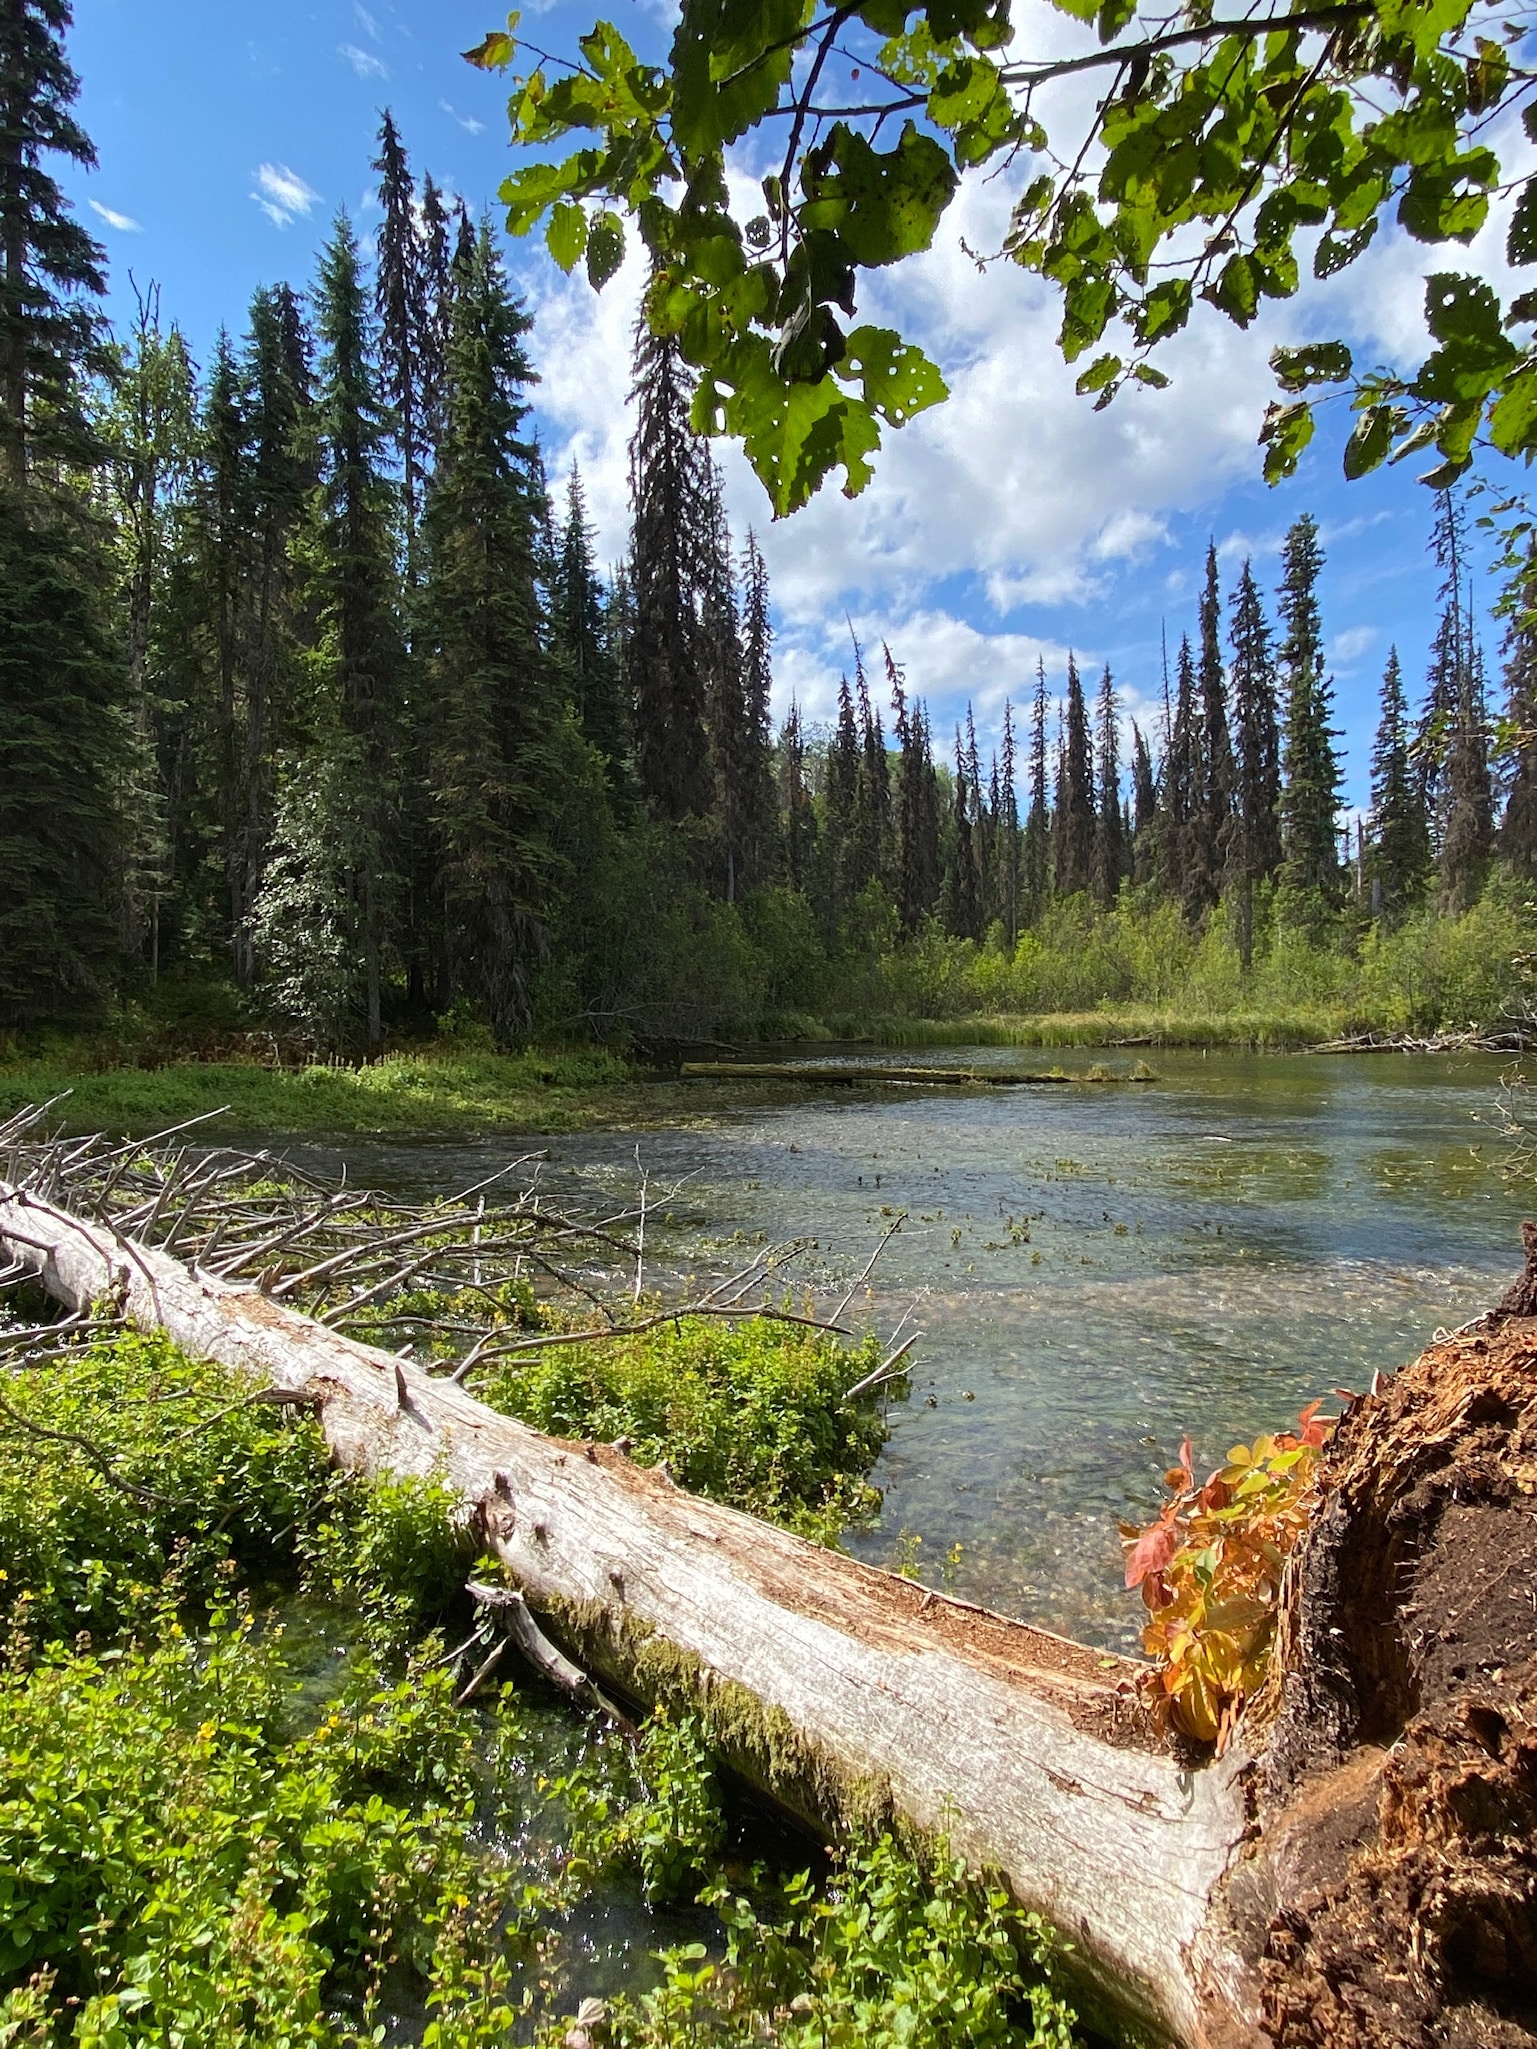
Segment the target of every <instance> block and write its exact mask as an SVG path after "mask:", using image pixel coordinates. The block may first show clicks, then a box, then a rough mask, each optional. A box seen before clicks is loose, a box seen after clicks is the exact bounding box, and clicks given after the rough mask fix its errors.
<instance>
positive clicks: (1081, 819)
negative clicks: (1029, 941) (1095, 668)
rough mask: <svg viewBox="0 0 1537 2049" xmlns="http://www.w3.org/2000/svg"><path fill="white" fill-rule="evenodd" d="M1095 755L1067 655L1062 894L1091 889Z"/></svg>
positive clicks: (1059, 860)
mask: <svg viewBox="0 0 1537 2049" xmlns="http://www.w3.org/2000/svg"><path fill="white" fill-rule="evenodd" d="M1094 811H1095V806H1094V756H1093V747H1092V743H1091V741H1090V738H1089V714H1088V707H1087V705H1086V704H1085V702H1084V696H1083V683H1082V681H1081V680H1080V678H1079V675H1078V664H1077V662H1076V661H1075V660H1074V658H1073V657H1072V655H1069V656H1068V658H1067V708H1066V713H1065V717H1064V724H1063V746H1062V776H1061V787H1060V792H1059V795H1058V799H1057V844H1056V874H1055V878H1054V880H1055V885H1056V891H1057V894H1058V895H1059V896H1073V895H1076V894H1077V893H1078V892H1079V891H1080V890H1086V889H1088V888H1089V887H1090V886H1091V884H1092V881H1093V873H1094Z"/></svg>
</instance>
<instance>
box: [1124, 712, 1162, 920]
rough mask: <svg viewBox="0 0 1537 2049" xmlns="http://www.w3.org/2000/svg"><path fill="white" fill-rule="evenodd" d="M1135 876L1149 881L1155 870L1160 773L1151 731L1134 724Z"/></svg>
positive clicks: (1132, 727)
mask: <svg viewBox="0 0 1537 2049" xmlns="http://www.w3.org/2000/svg"><path fill="white" fill-rule="evenodd" d="M1130 830H1131V879H1132V881H1133V882H1146V881H1148V880H1149V879H1150V877H1151V876H1152V875H1153V873H1154V869H1155V865H1156V856H1157V841H1158V777H1157V774H1156V772H1155V770H1154V768H1153V756H1152V751H1151V749H1150V748H1149V747H1148V744H1147V735H1146V734H1145V733H1144V732H1143V730H1142V728H1141V727H1140V726H1139V725H1138V724H1137V722H1136V720H1135V719H1133V720H1132V724H1131V819H1130Z"/></svg>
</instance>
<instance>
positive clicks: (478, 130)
mask: <svg viewBox="0 0 1537 2049" xmlns="http://www.w3.org/2000/svg"><path fill="white" fill-rule="evenodd" d="M438 105H439V106H440V107H441V108H442V110H443V112H444V113H445V114H447V115H448V116H449V117H450V119H452V120H454V121H457V122H458V123H459V126H460V127H461V128H463V129H464V130H466V132H467V133H469V134H470V135H484V134H485V132H486V124H485V122H484V121H477V120H476V119H475V116H474V115H473V114H461V113H460V112H459V110H458V108H457V107H455V106H453V105H452V104H451V103H450V102H449V101H448V100H439V101H438Z"/></svg>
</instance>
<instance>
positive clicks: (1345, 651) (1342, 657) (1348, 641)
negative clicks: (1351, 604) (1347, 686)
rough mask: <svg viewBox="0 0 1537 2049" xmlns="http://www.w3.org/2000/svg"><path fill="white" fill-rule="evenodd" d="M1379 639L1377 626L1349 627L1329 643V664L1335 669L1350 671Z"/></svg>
mask: <svg viewBox="0 0 1537 2049" xmlns="http://www.w3.org/2000/svg"><path fill="white" fill-rule="evenodd" d="M1376 638H1377V629H1376V627H1375V626H1347V627H1346V628H1345V630H1344V631H1343V632H1342V633H1336V634H1335V635H1334V636H1333V638H1332V639H1331V640H1330V642H1329V648H1328V656H1327V659H1328V662H1329V666H1330V667H1331V668H1334V669H1344V670H1349V669H1352V668H1354V666H1355V664H1356V662H1357V661H1358V660H1359V659H1360V657H1361V656H1362V655H1364V654H1365V653H1366V650H1367V649H1368V648H1369V647H1370V646H1371V644H1372V642H1373V641H1374V640H1376Z"/></svg>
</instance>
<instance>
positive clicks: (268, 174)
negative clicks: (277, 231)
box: [251, 164, 320, 228]
mask: <svg viewBox="0 0 1537 2049" xmlns="http://www.w3.org/2000/svg"><path fill="white" fill-rule="evenodd" d="M252 176H253V177H254V178H255V180H256V190H255V191H254V192H253V193H252V194H251V197H252V199H254V200H255V201H256V204H257V205H258V206H259V207H260V208H261V210H262V212H263V213H264V214H265V215H266V216H267V218H268V220H269V221H271V223H272V225H273V226H274V227H275V228H286V227H287V226H288V225H289V223H290V222H292V221H295V220H298V219H299V218H300V217H301V216H302V215H304V214H307V213H309V212H310V210H311V209H312V208H313V207H316V206H318V205H319V204H320V194H319V193H318V192H317V191H316V190H315V188H314V187H313V186H312V185H308V184H306V183H305V181H304V179H303V178H301V177H300V176H299V173H298V172H297V171H294V170H290V169H289V167H288V165H287V164H258V165H257V167H256V169H255V171H254V172H253V173H252Z"/></svg>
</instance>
